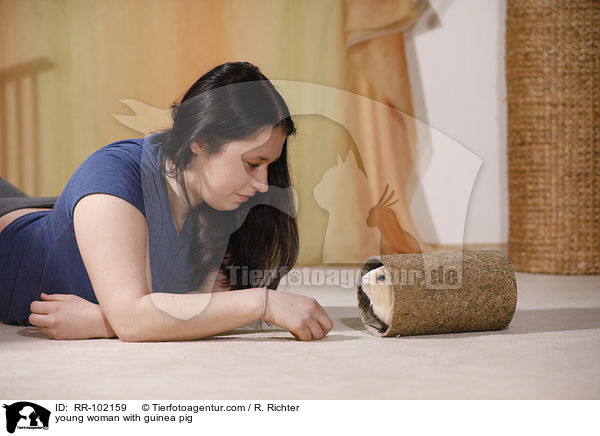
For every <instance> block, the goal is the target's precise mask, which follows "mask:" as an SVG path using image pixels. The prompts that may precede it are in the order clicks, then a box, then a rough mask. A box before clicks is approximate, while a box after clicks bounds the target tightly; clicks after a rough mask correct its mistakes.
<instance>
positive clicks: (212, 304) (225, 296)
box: [120, 288, 265, 342]
mask: <svg viewBox="0 0 600 436" xmlns="http://www.w3.org/2000/svg"><path fill="white" fill-rule="evenodd" d="M264 304H265V289H264V288H251V289H243V290H238V291H228V292H213V293H199V294H196V293H189V294H170V293H165V292H152V293H150V294H148V295H144V296H143V297H142V298H140V299H139V300H138V302H137V304H136V305H135V307H134V309H133V311H132V314H131V326H132V327H130V329H129V332H128V333H127V335H125V337H121V338H120V339H121V340H123V341H127V342H129V341H171V340H191V339H201V338H204V337H207V336H212V335H214V334H217V333H222V332H226V331H229V330H233V329H235V328H238V327H242V326H244V325H246V324H249V323H251V322H253V321H257V320H258V319H260V316H261V315H262V311H263V308H264Z"/></svg>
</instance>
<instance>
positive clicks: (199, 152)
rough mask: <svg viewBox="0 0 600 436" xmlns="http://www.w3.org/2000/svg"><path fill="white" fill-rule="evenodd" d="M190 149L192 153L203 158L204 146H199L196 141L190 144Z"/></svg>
mask: <svg viewBox="0 0 600 436" xmlns="http://www.w3.org/2000/svg"><path fill="white" fill-rule="evenodd" d="M190 149H191V150H192V152H193V153H194V154H196V155H198V156H201V155H202V154H203V152H204V148H203V146H202V145H200V144H198V142H197V141H196V140H195V139H194V140H193V141H192V143H191V144H190Z"/></svg>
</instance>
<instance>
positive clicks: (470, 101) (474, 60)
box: [405, 0, 508, 244]
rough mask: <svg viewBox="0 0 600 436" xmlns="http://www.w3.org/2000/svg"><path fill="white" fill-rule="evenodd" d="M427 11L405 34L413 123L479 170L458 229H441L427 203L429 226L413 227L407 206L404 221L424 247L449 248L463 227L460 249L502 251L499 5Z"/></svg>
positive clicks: (459, 3)
mask: <svg viewBox="0 0 600 436" xmlns="http://www.w3.org/2000/svg"><path fill="white" fill-rule="evenodd" d="M430 6H431V9H430V11H434V13H430V14H429V15H423V16H422V17H421V18H420V20H419V22H418V23H417V24H416V25H415V26H414V27H413V28H412V29H410V30H408V31H407V32H406V33H405V42H406V50H407V58H408V59H407V60H408V65H409V75H410V81H411V88H412V93H413V101H414V106H415V117H416V118H417V119H418V120H420V121H422V122H424V123H426V124H427V125H429V126H430V127H431V128H433V129H435V130H438V131H439V132H440V133H442V134H444V135H447V136H448V137H449V138H452V139H453V140H454V141H456V143H458V144H460V145H461V146H462V147H465V148H466V149H467V150H470V151H471V152H472V153H474V154H475V155H476V156H478V157H479V158H481V159H482V163H481V167H480V168H479V172H478V173H477V177H476V179H475V180H474V185H473V190H472V194H471V198H470V202H469V203H468V208H467V210H466V222H464V223H459V222H454V223H450V224H451V225H449V226H448V224H449V223H448V219H449V218H448V214H447V213H445V212H444V209H443V208H442V207H437V208H436V205H435V204H433V205H432V204H431V200H430V199H428V200H429V201H428V203H429V204H428V206H429V210H430V212H431V216H430V218H429V220H427V219H426V220H420V219H419V217H420V216H422V215H421V214H419V213H418V211H415V210H413V207H414V208H418V207H419V206H418V205H413V204H411V213H412V214H413V217H414V218H415V225H416V227H417V230H418V231H419V233H420V234H421V235H422V237H423V239H425V240H426V241H431V242H439V243H456V241H454V240H452V239H454V237H455V236H456V232H454V233H452V231H451V230H450V229H452V228H454V229H456V226H457V225H458V226H462V225H463V224H464V240H463V242H464V243H467V244H469V243H494V244H498V243H506V241H507V240H508V186H507V156H506V136H507V135H506V101H505V95H506V87H505V77H504V31H505V16H506V12H505V11H506V1H505V0H430ZM436 15H437V17H438V19H439V21H438V23H437V25H436V21H435V16H436ZM442 136H443V135H442ZM432 140H434V141H435V139H434V138H432ZM434 150H435V147H434ZM425 196H426V197H427V195H425ZM416 203H418V199H417V201H416ZM416 203H415V204H416ZM415 212H416V213H415ZM459 215H460V214H459ZM454 219H455V220H456V221H458V218H456V217H455V218H454ZM462 219H463V220H464V213H463V218H462Z"/></svg>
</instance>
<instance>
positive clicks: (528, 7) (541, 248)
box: [505, 0, 600, 274]
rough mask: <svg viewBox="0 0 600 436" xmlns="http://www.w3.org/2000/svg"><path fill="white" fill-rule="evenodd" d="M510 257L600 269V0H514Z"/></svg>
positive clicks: (509, 73) (509, 80)
mask: <svg viewBox="0 0 600 436" xmlns="http://www.w3.org/2000/svg"><path fill="white" fill-rule="evenodd" d="M505 61H506V86H507V105H508V185H509V225H510V227H509V240H508V256H509V259H510V262H511V263H512V265H513V267H514V269H515V270H517V271H525V272H534V273H552V274H600V1H598V0H508V1H507V17H506V59H505Z"/></svg>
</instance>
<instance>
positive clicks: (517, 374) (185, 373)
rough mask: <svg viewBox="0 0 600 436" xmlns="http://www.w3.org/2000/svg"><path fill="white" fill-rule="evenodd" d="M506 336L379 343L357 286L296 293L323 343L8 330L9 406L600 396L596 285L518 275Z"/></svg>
mask: <svg viewBox="0 0 600 436" xmlns="http://www.w3.org/2000/svg"><path fill="white" fill-rule="evenodd" d="M517 283H518V303H517V311H516V314H515V317H514V319H513V321H512V323H511V324H510V325H509V327H508V328H507V329H505V330H503V331H495V332H478V333H459V334H445V335H430V336H413V337H403V338H376V337H374V336H371V335H370V334H369V333H367V332H366V330H364V328H363V326H362V324H361V322H360V318H359V315H358V310H357V308H356V295H355V292H356V290H355V289H354V288H351V289H344V288H342V287H327V286H320V287H319V286H311V287H308V288H304V289H302V288H300V287H296V286H287V287H282V288H281V289H282V290H286V291H291V292H297V293H301V294H305V295H311V296H314V297H315V298H317V300H318V301H319V302H320V303H321V305H322V306H323V307H324V308H325V310H326V311H327V312H328V314H329V316H330V317H331V318H332V319H333V321H334V323H335V325H334V328H333V330H332V331H331V332H330V333H329V334H328V335H327V336H326V337H325V338H324V339H322V340H320V341H311V342H300V341H297V340H295V339H294V337H293V336H291V334H290V333H289V332H287V331H284V330H281V329H276V328H275V327H273V328H272V329H271V330H269V331H263V332H260V331H256V330H252V329H251V328H250V327H256V325H251V326H246V327H245V328H242V329H237V330H234V331H233V332H229V333H228V334H224V335H219V336H216V337H212V338H208V339H203V340H197V341H182V342H162V343H123V342H120V341H119V340H118V339H110V340H106V339H94V340H85V341H55V340H49V339H47V338H45V337H44V336H43V335H41V334H39V333H38V332H37V330H36V329H35V328H33V327H17V326H9V325H0V347H1V350H2V351H1V352H2V357H1V360H0V361H1V364H0V365H1V368H2V371H1V372H0V392H2V397H3V398H5V399H30V400H35V399H599V398H600V377H599V375H600V371H599V368H600V364H599V362H600V277H598V276H553V275H538V274H523V273H517Z"/></svg>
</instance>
